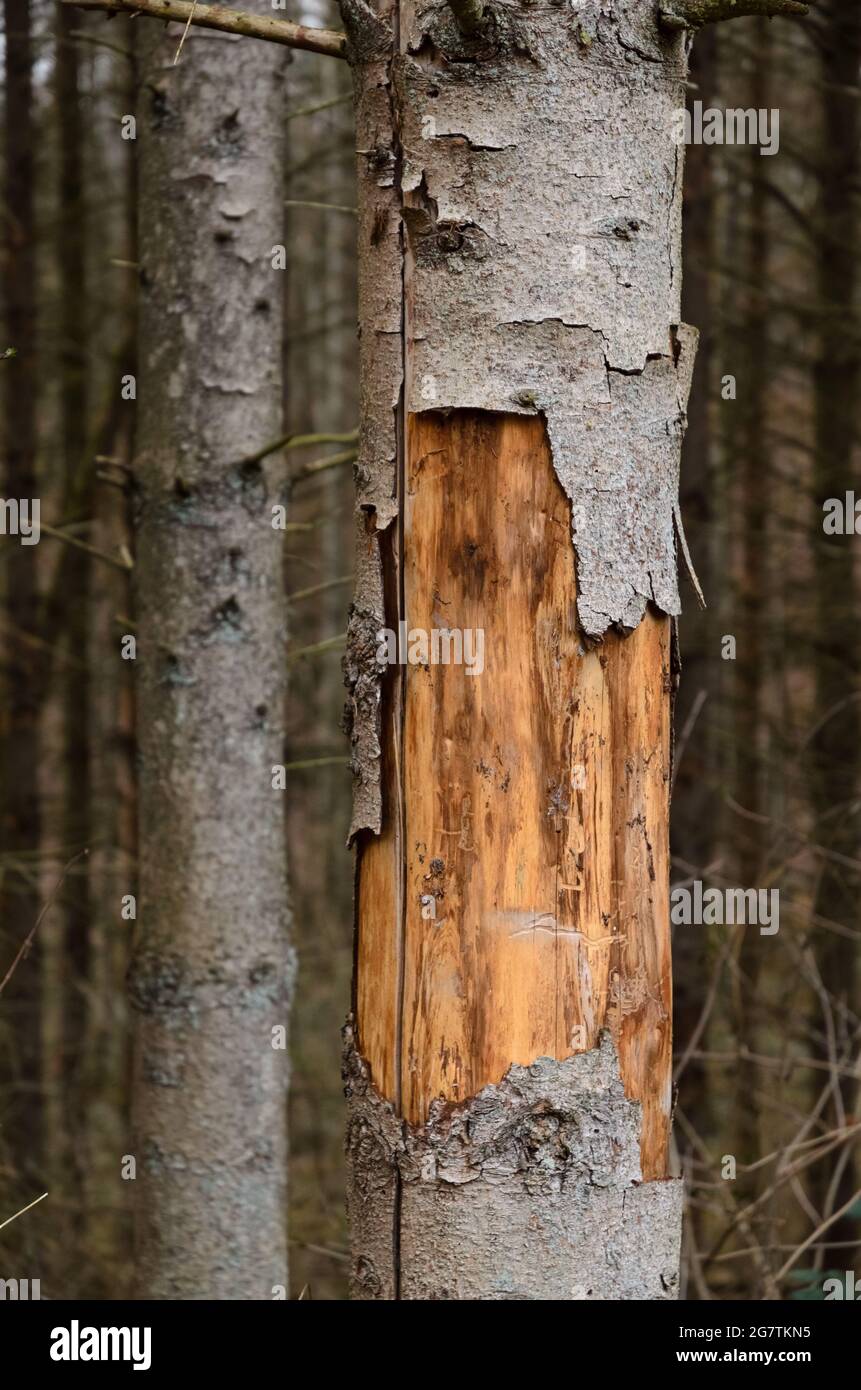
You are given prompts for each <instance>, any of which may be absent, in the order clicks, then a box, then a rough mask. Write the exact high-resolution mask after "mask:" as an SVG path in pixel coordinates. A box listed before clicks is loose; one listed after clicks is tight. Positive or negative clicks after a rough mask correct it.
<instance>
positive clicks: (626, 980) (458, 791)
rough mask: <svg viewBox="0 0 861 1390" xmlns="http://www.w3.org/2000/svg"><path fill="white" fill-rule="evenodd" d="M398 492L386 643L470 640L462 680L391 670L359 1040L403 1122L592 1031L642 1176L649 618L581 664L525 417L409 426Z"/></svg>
mask: <svg viewBox="0 0 861 1390" xmlns="http://www.w3.org/2000/svg"><path fill="white" fill-rule="evenodd" d="M404 492H405V496H404V501H403V542H402V550H403V553H402V556H401V564H402V566H403V576H404V586H403V594H404V605H405V616H406V618H407V621H408V625H409V628H410V629H417V628H422V629H425V630H427V631H428V632H429V631H430V630H431V629H433V628H435V627H437V628H439V627H448V628H451V629H461V630H465V629H473V630H474V629H479V628H480V629H483V631H484V644H485V653H484V670H483V672H482V674H480V675H472V674H469V671H468V668H467V667H466V666H465V665H459V666H458V665H440V664H437V665H434V664H432V663H429V664H427V665H424V666H419V665H415V666H413V665H407V666H405V667H403V668H401V669H400V670H399V671H398V672H397V680H396V681H392V682H391V683H390V687H389V688H390V697H389V699H388V702H387V709H386V710H385V712H384V714H385V717H384V746H385V750H386V753H385V764H386V767H385V779H384V781H385V787H386V805H385V823H384V833H383V835H382V837H381V838H380V839H379V840H378V841H375V842H369V843H367V844H366V845H365V846H364V847H363V849H361V850H360V857H359V864H358V891H357V904H358V919H359V930H358V943H357V972H356V1011H357V1025H358V1033H359V1042H360V1046H361V1048H362V1051H363V1053H364V1055H365V1056H366V1058H367V1060H368V1061H369V1063H370V1065H371V1069H372V1073H373V1076H374V1079H375V1081H376V1084H377V1085H378V1087H379V1088H380V1089H381V1091H382V1092H383V1094H384V1095H386V1096H387V1097H389V1098H390V1099H392V1100H393V1101H394V1102H395V1103H396V1105H397V1106H398V1108H399V1110H400V1111H401V1113H402V1114H403V1115H404V1116H405V1117H406V1118H407V1119H409V1120H410V1121H411V1122H413V1123H415V1124H421V1123H423V1122H424V1120H425V1119H426V1118H427V1113H428V1107H429V1105H430V1104H431V1102H432V1101H433V1100H434V1099H436V1098H438V1097H441V1098H443V1099H445V1100H451V1101H459V1100H464V1099H466V1098H468V1097H469V1096H471V1095H474V1094H475V1093H476V1092H477V1091H478V1090H480V1089H481V1087H482V1086H483V1085H485V1084H487V1083H488V1082H498V1081H499V1080H500V1079H501V1078H502V1077H503V1075H504V1074H505V1072H506V1071H507V1070H508V1068H509V1067H510V1065H511V1064H512V1063H514V1062H518V1063H521V1064H524V1065H526V1064H529V1063H531V1062H532V1061H534V1060H535V1059H536V1058H537V1057H541V1056H549V1057H554V1058H564V1057H567V1056H570V1055H571V1054H572V1053H573V1052H578V1051H583V1050H586V1049H591V1048H593V1047H594V1046H595V1045H596V1042H597V1038H598V1034H599V1032H600V1030H601V1029H602V1028H605V1027H608V1028H610V1029H611V1031H612V1033H613V1036H614V1038H615V1040H616V1044H617V1047H618V1050H619V1055H620V1063H621V1068H622V1076H623V1081H624V1084H625V1089H626V1093H627V1094H628V1095H629V1096H630V1097H631V1098H634V1099H638V1100H640V1101H641V1102H642V1105H643V1132H642V1140H641V1149H642V1159H643V1175H644V1177H646V1178H652V1177H663V1176H665V1175H666V1171H667V1168H666V1162H667V1157H666V1151H667V1141H668V1129H669V1112H670V1075H671V1073H670V1065H671V1021H670V1019H671V976H670V949H669V901H668V899H669V883H668V810H669V793H668V787H669V737H670V709H669V690H670V674H669V665H670V656H669V641H670V633H669V620H668V619H667V618H665V617H664V616H663V615H660V614H657V613H653V612H651V611H649V612H647V615H646V617H645V619H644V620H643V622H642V623H641V624H640V626H639V627H638V628H637V629H636V630H635V631H634V632H633V633H631V634H629V635H625V636H622V635H617V634H614V633H609V634H608V635H607V636H606V638H605V640H604V642H603V643H602V644H601V645H600V646H598V647H596V648H594V649H593V650H591V651H587V650H585V649H584V647H583V644H582V642H581V636H580V633H579V631H578V626H577V621H576V609H575V600H576V577H575V563H574V552H573V547H572V544H571V533H570V526H571V517H570V507H569V503H568V500H567V498H566V497H565V495H564V493H563V491H562V489H561V487H560V486H559V483H558V481H557V479H556V476H555V473H554V472H553V468H552V463H551V459H550V454H549V449H548V445H547V442H546V437H545V432H544V426H543V423H542V421H540V420H539V419H536V418H534V417H522V416H508V415H494V414H488V413H480V412H457V413H454V414H451V415H448V416H445V417H444V416H442V415H436V414H430V413H428V414H422V415H417V416H412V417H411V418H410V419H409V422H408V428H407V458H406V477H405V489H404ZM429 900H432V902H433V910H434V911H435V917H430V918H429V917H428V915H427V914H428V911H429V908H428V906H427V904H428V902H429ZM423 902H424V904H425V907H424V913H423Z"/></svg>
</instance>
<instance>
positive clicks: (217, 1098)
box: [131, 4, 292, 1299]
mask: <svg viewBox="0 0 861 1390" xmlns="http://www.w3.org/2000/svg"><path fill="white" fill-rule="evenodd" d="M260 10H261V11H264V10H265V12H266V13H267V14H268V6H266V5H263V4H261V5H260ZM137 32H138V39H139V45H140V46H139V52H138V57H139V76H140V86H139V91H138V99H137V107H136V112H137V119H138V142H137V151H138V159H139V171H140V182H139V207H140V222H139V237H138V254H139V261H140V283H141V299H140V343H139V377H138V395H137V401H138V421H139V426H138V438H137V464H136V482H137V492H138V518H137V527H136V530H137V568H136V579H137V613H138V620H139V632H138V660H139V663H140V669H139V683H138V702H139V703H138V710H139V744H140V756H141V774H140V813H139V823H140V898H139V902H138V923H137V928H138V936H137V943H136V953H135V960H134V963H133V967H132V972H131V997H132V1003H133V1006H134V1007H135V1009H136V1010H137V1011H138V1027H137V1044H136V1061H135V1140H134V1153H135V1156H136V1159H137V1164H138V1172H137V1184H138V1186H139V1188H140V1189H141V1190H140V1191H139V1192H138V1207H137V1213H138V1215H137V1238H136V1262H137V1288H138V1293H139V1295H140V1296H145V1297H150V1298H180V1299H201V1298H215V1299H219V1298H232V1299H270V1298H272V1297H273V1290H274V1289H278V1288H279V1287H280V1286H285V1285H286V1282H287V1246H286V1230H285V1210H286V1202H285V1199H286V1170H287V1149H286V1123H285V1099H286V1087H287V1052H286V1051H285V1050H283V1047H280V1046H276V1041H277V1039H278V1035H277V1033H276V1032H275V1031H274V1030H278V1029H283V1028H285V1027H286V1025H287V1021H288V1009H289V1002H290V992H291V983H292V960H291V955H290V950H289V946H288V904H287V887H286V878H285V869H284V803H283V799H282V798H283V795H284V794H283V792H282V791H278V790H274V789H273V777H272V769H273V767H274V766H276V765H277V764H279V763H281V762H282V760H283V744H284V713H283V705H284V694H285V660H284V640H285V606H286V605H285V597H284V586H283V575H282V537H283V533H282V532H281V531H279V530H276V529H273V525H272V520H273V516H272V507H273V505H275V504H276V503H279V502H280V500H281V496H280V483H281V473H280V462H279V461H278V459H277V456H272V455H270V456H268V457H267V458H265V459H264V460H263V461H262V462H256V463H251V464H243V463H242V460H243V459H244V458H245V457H246V456H247V455H248V454H250V453H252V452H254V451H255V450H259V449H260V448H262V447H263V446H264V445H266V444H268V443H269V442H270V441H271V440H272V439H273V438H275V437H276V436H277V435H278V434H279V432H280V422H281V399H282V397H281V365H280V363H281V316H282V284H281V280H280V272H279V270H277V269H275V268H273V256H272V252H273V247H275V246H276V245H278V244H280V243H281V239H282V226H283V188H282V177H281V171H282V139H281V131H282V114H283V109H284V87H283V66H284V54H283V51H281V50H279V49H278V48H275V47H271V46H269V45H263V44H254V43H248V42H244V41H242V40H240V39H236V38H232V37H227V36H225V35H223V34H219V33H211V32H209V31H198V30H192V31H191V32H190V33H189V35H188V37H187V40H186V44H185V48H184V51H183V55H182V58H181V59H180V62H179V64H178V65H177V66H174V55H175V53H176V49H177V44H178V42H179V38H180V33H181V31H180V29H179V28H178V27H176V26H171V27H170V28H169V29H168V30H167V31H165V30H162V29H161V28H157V27H156V26H146V27H145V28H141V29H138V31H137Z"/></svg>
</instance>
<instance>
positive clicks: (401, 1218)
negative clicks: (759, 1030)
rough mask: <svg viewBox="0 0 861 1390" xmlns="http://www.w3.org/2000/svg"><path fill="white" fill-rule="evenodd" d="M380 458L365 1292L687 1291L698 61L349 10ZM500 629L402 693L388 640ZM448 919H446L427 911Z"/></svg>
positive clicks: (642, 25) (361, 811)
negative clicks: (674, 756) (673, 937)
mask: <svg viewBox="0 0 861 1390" xmlns="http://www.w3.org/2000/svg"><path fill="white" fill-rule="evenodd" d="M342 10H343V12H344V18H345V24H346V26H347V28H348V32H349V35H350V39H351V50H352V61H353V64H354V71H355V78H356V108H357V139H358V168H359V186H360V191H359V256H360V311H359V317H360V330H361V357H362V406H363V409H362V419H363V430H362V444H361V454H360V459H359V463H358V467H357V485H358V486H357V531H358V547H357V549H358V557H357V592H356V598H355V602H354V604H353V608H352V611H351V619H350V633H349V643H348V651H347V656H346V660H345V674H346V679H347V686H348V692H349V695H348V714H347V724H348V729H349V732H350V735H351V739H352V747H353V770H354V778H355V802H354V809H355V814H354V821H353V838H354V841H355V842H356V845H357V855H358V864H357V943H356V981H355V1001H354V1003H355V1020H354V1022H353V1023H351V1025H350V1029H349V1033H348V1046H347V1052H346V1060H345V1075H346V1081H347V1093H348V1097H349V1104H350V1122H349V1132H348V1155H349V1159H350V1164H351V1191H350V1209H351V1216H352V1224H353V1232H354V1291H355V1293H356V1295H357V1296H358V1297H366V1298H455V1299H459V1298H481V1299H499V1298H518V1299H521V1298H538V1299H548V1298H557V1299H574V1298H581V1297H583V1298H672V1297H675V1296H676V1292H677V1270H678V1241H679V1228H680V1212H681V1184H680V1183H679V1182H678V1181H676V1180H673V1179H669V1178H668V1164H667V1149H668V1137H669V1128H670V1111H671V1081H670V1075H671V1073H670V1059H671V1027H670V1016H671V979H670V959H669V921H668V844H667V840H668V829H667V822H668V796H669V792H668V788H669V778H670V770H671V769H670V763H671V738H670V702H671V696H672V690H673V687H674V683H675V672H676V663H675V659H674V642H673V634H672V627H671V617H672V616H673V615H675V614H677V613H678V611H679V599H678V589H677V566H676V536H677V528H679V527H680V524H681V523H680V518H679V512H678V501H677V499H678V468H679V453H680V447H681V438H682V434H683V430H684V423H685V410H686V404H687V397H688V390H689V385H690V377H691V372H692V366H693V357H694V349H695V338H696V335H695V333H694V332H693V331H692V330H691V329H688V328H687V327H686V326H685V325H683V324H681V323H680V314H679V294H680V278H681V277H680V217H681V172H682V156H683V150H682V148H681V147H680V146H679V145H678V144H677V143H676V142H675V140H674V139H673V126H674V112H676V111H678V110H679V109H681V108H683V106H684V85H683V84H684V81H685V77H686V71H687V52H686V50H687V40H686V39H685V38H684V37H681V36H679V35H678V34H671V33H668V32H666V31H664V30H663V29H662V28H660V27H659V25H658V22H657V16H656V13H654V12H652V10H651V7H647V6H644V5H642V4H637V3H624V2H623V3H620V4H616V5H613V6H612V7H611V6H609V5H607V4H604V3H597V0H596V3H586V4H584V5H582V6H580V7H578V9H577V11H576V13H573V12H571V11H570V10H569V9H563V8H561V7H560V8H554V7H551V8H548V9H546V10H545V9H542V10H525V9H522V8H521V7H519V6H512V5H495V6H493V7H492V8H490V7H488V9H487V10H486V13H485V18H484V20H483V23H482V26H481V29H480V31H479V32H478V33H477V34H476V35H475V36H474V37H472V38H465V37H464V36H463V35H462V34H461V32H460V31H459V29H458V27H457V25H456V23H455V20H454V18H453V16H452V14H451V12H450V10H449V9H448V7H447V6H445V5H440V4H432V5H427V4H421V3H420V4H418V5H413V4H406V3H404V4H401V5H400V6H398V7H396V8H394V9H392V8H390V7H389V6H388V5H385V6H383V7H381V8H380V10H379V11H378V12H373V11H372V10H371V9H369V8H368V7H367V5H366V4H365V3H364V0H343V4H342ZM400 622H403V623H406V627H407V630H408V631H409V630H411V629H423V630H425V631H431V630H433V629H434V628H440V627H444V628H457V629H462V630H467V629H481V630H482V631H483V632H484V641H485V653H486V655H485V664H484V670H483V672H482V673H481V674H480V675H478V674H474V673H470V672H469V671H468V670H467V669H466V668H465V666H463V665H461V666H457V665H434V664H433V663H431V664H423V665H409V664H403V665H401V664H397V665H395V666H393V667H388V666H387V665H386V664H385V663H384V662H383V661H382V659H381V655H380V651H381V644H380V641H379V638H378V634H379V633H380V631H381V630H382V629H383V628H386V627H388V628H390V629H393V630H396V629H397V626H398V623H400ZM429 903H432V904H433V907H432V909H431V911H430V913H429V912H428V904H429Z"/></svg>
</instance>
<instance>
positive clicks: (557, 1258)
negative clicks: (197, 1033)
mask: <svg viewBox="0 0 861 1390" xmlns="http://www.w3.org/2000/svg"><path fill="white" fill-rule="evenodd" d="M345 1037H346V1044H347V1047H346V1052H345V1058H344V1081H345V1085H346V1095H347V1101H348V1115H349V1119H348V1128H347V1157H348V1161H349V1165H350V1186H349V1198H348V1210H349V1214H350V1224H351V1230H352V1235H353V1249H354V1263H353V1279H352V1293H353V1297H354V1298H358V1299H423V1300H438V1299H444V1300H458V1301H460V1300H481V1301H492V1302H495V1301H499V1300H502V1299H515V1300H528V1301H531V1300H550V1301H569V1300H590V1299H591V1300H603V1299H623V1300H642V1299H673V1298H677V1297H678V1269H679V1247H680V1241H681V1221H682V1186H683V1184H682V1182H681V1180H680V1179H677V1178H668V1179H667V1180H666V1181H665V1182H647V1183H644V1182H643V1181H642V1174H641V1170H640V1106H639V1104H638V1103H637V1102H636V1101H630V1100H627V1099H626V1097H625V1092H624V1088H623V1085H622V1081H621V1078H620V1076H619V1062H618V1057H617V1055H616V1048H615V1046H614V1044H613V1040H612V1038H611V1036H610V1034H609V1033H606V1032H605V1033H603V1034H602V1035H601V1044H600V1047H598V1048H596V1049H595V1050H594V1051H592V1052H581V1053H579V1054H578V1055H577V1056H575V1057H569V1058H568V1059H567V1060H566V1061H564V1062H555V1061H552V1060H551V1059H550V1058H549V1057H540V1058H538V1059H537V1060H536V1061H535V1062H534V1063H533V1064H532V1065H531V1066H529V1067H519V1066H513V1067H511V1069H510V1070H509V1072H508V1074H507V1075H506V1076H505V1077H504V1078H503V1080H502V1081H501V1082H500V1084H499V1085H498V1086H485V1087H484V1089H483V1090H482V1091H480V1092H479V1094H478V1095H477V1096H474V1097H473V1098H472V1099H471V1100H468V1101H466V1102H465V1103H464V1104H463V1105H456V1106H451V1105H443V1104H442V1103H439V1104H438V1105H437V1107H436V1110H435V1113H432V1114H431V1118H430V1120H429V1122H428V1124H427V1125H425V1126H423V1127H422V1128H421V1129H417V1128H414V1127H413V1126H411V1125H407V1124H404V1123H403V1122H402V1121H400V1120H399V1119H398V1117H397V1116H396V1114H395V1112H394V1109H393V1108H392V1106H391V1105H389V1104H388V1102H386V1101H384V1100H383V1099H382V1097H381V1096H380V1095H379V1094H378V1093H377V1092H376V1090H375V1089H374V1087H373V1085H372V1083H371V1079H370V1076H369V1074H368V1068H367V1066H366V1064H365V1063H364V1062H363V1061H362V1059H361V1057H360V1056H359V1054H358V1053H357V1052H356V1051H355V1048H354V1046H353V1039H352V1029H351V1028H350V1027H349V1026H348V1027H347V1029H346V1030H345ZM393 1230H397V1231H398V1232H399V1239H398V1240H396V1241H393V1240H392V1232H393Z"/></svg>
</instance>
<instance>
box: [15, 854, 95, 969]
mask: <svg viewBox="0 0 861 1390" xmlns="http://www.w3.org/2000/svg"><path fill="white" fill-rule="evenodd" d="M89 852H90V851H89V850H88V849H82V850H81V851H80V853H78V854H75V855H73V856H72V858H71V859H70V860H69V862H68V864H66V866H65V868H64V869H63V872H62V873H61V874H60V877H59V878H58V879H57V882H56V883H55V884H54V887H53V888H52V889H51V892H50V893H49V895H48V901H47V902H46V903H45V906H44V907H43V908H42V911H41V912H40V913H39V916H38V917H37V918H36V920H35V922H34V923H33V925H32V927H31V928H30V930H29V931H28V933H27V935H26V936H25V937H24V940H23V942H22V944H21V948H20V950H19V951H18V954H17V956H16V957H15V959H14V960H13V962H12V964H11V965H10V966H9V969H8V970H7V971H6V974H5V975H4V976H3V979H2V980H0V994H2V993H3V991H4V989H5V988H6V986H7V985H8V983H9V981H10V980H11V978H12V976H13V975H14V974H15V971H16V970H17V969H18V966H19V965H20V963H21V961H22V960H23V959H24V957H25V956H26V954H27V952H28V951H29V949H30V947H31V945H32V943H33V937H34V936H35V935H36V932H37V931H38V930H39V928H40V926H41V925H42V923H43V921H44V920H45V917H46V915H47V913H48V912H49V910H50V909H51V908H52V907H53V905H54V902H55V901H56V898H57V894H58V893H59V891H60V889H61V888H62V886H63V884H64V883H65V881H66V875H67V874H68V872H69V870H70V869H71V867H72V865H73V864H77V862H78V860H79V859H85V858H86V856H87V855H88V854H89Z"/></svg>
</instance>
